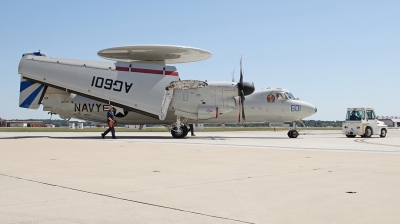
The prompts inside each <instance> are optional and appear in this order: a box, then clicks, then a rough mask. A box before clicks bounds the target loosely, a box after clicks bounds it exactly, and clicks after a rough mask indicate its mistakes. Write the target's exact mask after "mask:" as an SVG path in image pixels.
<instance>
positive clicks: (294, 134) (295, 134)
mask: <svg viewBox="0 0 400 224" xmlns="http://www.w3.org/2000/svg"><path fill="white" fill-rule="evenodd" d="M287 135H288V137H289V138H297V137H298V136H299V132H297V131H296V130H290V131H289V132H288V133H287Z"/></svg>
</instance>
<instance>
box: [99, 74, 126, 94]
mask: <svg viewBox="0 0 400 224" xmlns="http://www.w3.org/2000/svg"><path fill="white" fill-rule="evenodd" d="M124 84H125V85H124ZM132 85H133V83H131V84H128V83H127V82H122V81H118V80H112V79H104V78H103V77H96V76H93V79H92V85H91V86H94V87H96V88H104V89H108V90H111V89H112V90H114V91H117V92H121V91H122V87H123V86H125V92H126V93H128V92H129V90H131V87H132Z"/></svg>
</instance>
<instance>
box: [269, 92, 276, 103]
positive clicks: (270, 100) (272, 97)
mask: <svg viewBox="0 0 400 224" xmlns="http://www.w3.org/2000/svg"><path fill="white" fill-rule="evenodd" d="M267 100H268V103H274V102H275V96H274V95H272V94H269V95H268V96H267Z"/></svg>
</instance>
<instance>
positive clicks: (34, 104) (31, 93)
mask: <svg viewBox="0 0 400 224" xmlns="http://www.w3.org/2000/svg"><path fill="white" fill-rule="evenodd" d="M45 89H46V87H45V86H44V85H42V84H38V83H35V82H32V81H29V80H26V79H24V78H22V77H21V83H20V88H19V107H22V108H28V109H38V108H39V106H40V104H41V101H42V100H43V95H44V92H45Z"/></svg>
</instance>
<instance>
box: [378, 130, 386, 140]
mask: <svg viewBox="0 0 400 224" xmlns="http://www.w3.org/2000/svg"><path fill="white" fill-rule="evenodd" d="M386 134H387V131H386V129H385V128H382V129H381V134H380V135H379V136H380V137H381V138H384V137H386Z"/></svg>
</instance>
